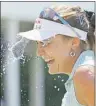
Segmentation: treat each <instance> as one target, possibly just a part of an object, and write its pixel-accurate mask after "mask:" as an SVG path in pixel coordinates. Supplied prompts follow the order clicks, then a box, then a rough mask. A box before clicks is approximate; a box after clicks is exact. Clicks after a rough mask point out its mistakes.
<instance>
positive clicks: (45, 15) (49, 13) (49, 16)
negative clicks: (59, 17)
mask: <svg viewBox="0 0 96 106" xmlns="http://www.w3.org/2000/svg"><path fill="white" fill-rule="evenodd" d="M54 16H56V13H55V12H54V11H52V10H51V9H49V8H47V9H45V10H44V11H42V12H41V13H40V16H39V17H40V18H45V19H50V20H54Z"/></svg>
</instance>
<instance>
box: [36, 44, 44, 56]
mask: <svg viewBox="0 0 96 106" xmlns="http://www.w3.org/2000/svg"><path fill="white" fill-rule="evenodd" d="M43 55H44V48H43V47H41V46H38V47H37V56H43Z"/></svg>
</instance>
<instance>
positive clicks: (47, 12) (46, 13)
mask: <svg viewBox="0 0 96 106" xmlns="http://www.w3.org/2000/svg"><path fill="white" fill-rule="evenodd" d="M39 17H40V18H43V19H49V20H52V21H56V20H59V21H60V22H61V23H62V24H64V25H68V22H67V21H65V20H64V19H63V18H62V17H60V15H59V14H58V13H56V12H55V11H54V10H53V9H51V8H45V9H44V10H43V11H41V13H40V15H39Z"/></svg>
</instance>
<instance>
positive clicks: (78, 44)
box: [18, 5, 95, 106]
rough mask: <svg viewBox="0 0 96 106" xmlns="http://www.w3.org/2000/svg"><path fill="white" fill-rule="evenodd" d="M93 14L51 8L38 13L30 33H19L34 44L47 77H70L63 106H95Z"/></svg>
mask: <svg viewBox="0 0 96 106" xmlns="http://www.w3.org/2000/svg"><path fill="white" fill-rule="evenodd" d="M89 14H90V15H89ZM93 15H94V14H91V12H90V13H89V12H86V11H83V10H82V9H81V8H80V7H78V6H74V7H71V6H63V5H62V6H52V7H51V8H45V9H44V10H43V11H42V12H41V13H40V16H39V18H38V19H36V21H35V25H34V28H33V30H31V31H28V32H23V33H19V34H18V35H21V36H23V37H25V38H27V39H30V40H35V41H37V45H38V47H37V54H38V56H41V57H42V58H43V59H44V60H45V62H46V63H47V64H48V67H49V73H50V74H63V73H64V74H68V75H69V79H68V80H67V82H66V83H65V88H66V91H67V92H66V93H65V95H64V98H63V99H62V106H94V105H95V103H94V101H95V100H94V93H95V92H94V52H93V50H94V39H95V38H94V29H95V26H94V22H93ZM94 19H95V18H94ZM89 21H90V22H91V21H92V22H91V23H92V24H91V23H90V22H89Z"/></svg>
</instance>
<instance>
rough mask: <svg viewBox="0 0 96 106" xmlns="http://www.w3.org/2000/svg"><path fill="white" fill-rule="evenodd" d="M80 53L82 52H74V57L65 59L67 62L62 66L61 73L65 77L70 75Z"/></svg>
mask: <svg viewBox="0 0 96 106" xmlns="http://www.w3.org/2000/svg"><path fill="white" fill-rule="evenodd" d="M81 52H82V50H79V52H76V55H75V56H74V57H71V56H69V57H68V59H67V60H68V61H67V62H66V64H65V65H64V72H63V73H65V74H67V75H70V74H71V72H72V69H73V67H74V65H75V63H76V61H77V59H78V57H79V56H80V54H81ZM65 70H66V72H65Z"/></svg>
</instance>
